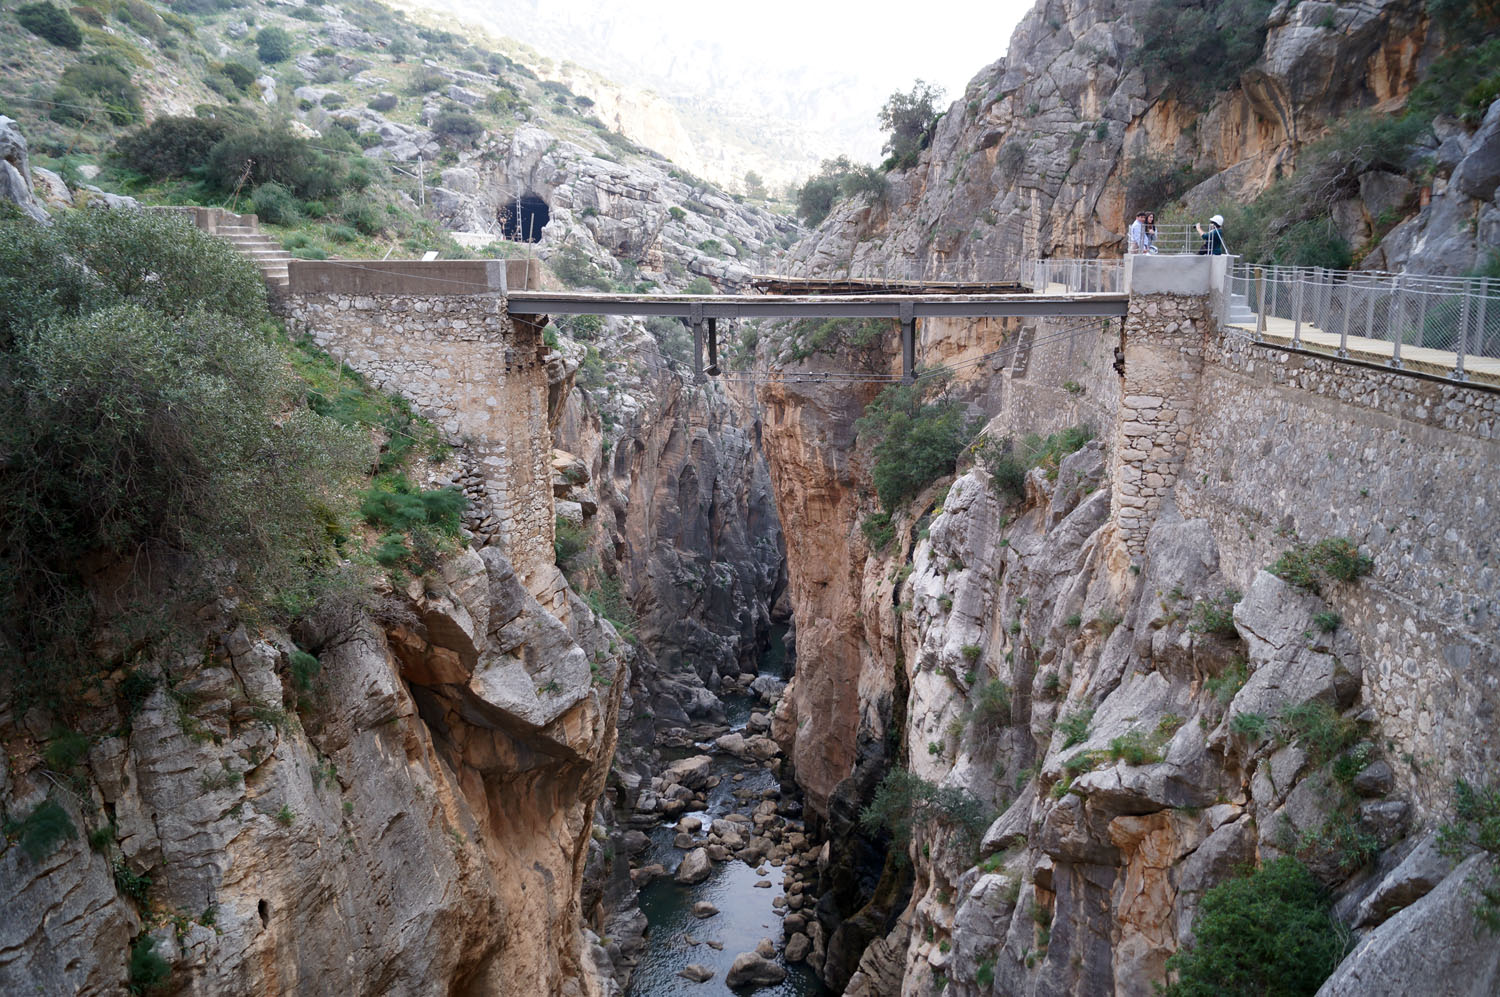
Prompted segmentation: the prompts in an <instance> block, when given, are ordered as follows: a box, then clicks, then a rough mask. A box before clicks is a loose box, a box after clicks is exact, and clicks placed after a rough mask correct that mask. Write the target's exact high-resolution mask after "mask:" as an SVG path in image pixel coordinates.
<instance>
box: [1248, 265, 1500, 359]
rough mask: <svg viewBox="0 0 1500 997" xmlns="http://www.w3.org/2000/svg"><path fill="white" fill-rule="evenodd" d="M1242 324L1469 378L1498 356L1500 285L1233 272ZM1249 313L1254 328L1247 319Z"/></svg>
mask: <svg viewBox="0 0 1500 997" xmlns="http://www.w3.org/2000/svg"><path fill="white" fill-rule="evenodd" d="M1229 292H1230V294H1231V302H1234V301H1235V300H1236V299H1238V300H1239V302H1240V303H1241V304H1240V311H1239V313H1238V314H1239V316H1240V318H1239V320H1238V321H1237V320H1236V317H1235V315H1234V314H1232V315H1231V317H1230V321H1231V323H1234V324H1239V325H1246V324H1250V325H1252V326H1253V328H1254V329H1255V331H1256V332H1258V333H1260V334H1262V335H1266V336H1270V337H1273V338H1282V339H1289V340H1290V341H1291V344H1292V345H1293V346H1296V347H1299V348H1305V349H1313V350H1319V351H1323V352H1333V353H1336V354H1337V355H1338V356H1351V355H1357V356H1362V357H1364V358H1367V359H1378V360H1382V361H1384V362H1387V363H1390V364H1391V365H1393V366H1397V367H1411V368H1415V369H1419V370H1423V371H1425V372H1429V373H1436V374H1442V375H1444V376H1452V377H1457V378H1459V379H1463V378H1465V377H1466V376H1468V374H1469V373H1471V372H1472V370H1473V369H1474V368H1475V364H1476V361H1480V367H1482V368H1484V369H1486V370H1489V369H1496V370H1500V365H1496V364H1493V363H1485V362H1483V361H1487V360H1488V361H1492V360H1494V359H1495V358H1500V282H1497V281H1495V280H1493V279H1490V278H1485V277H1445V276H1436V275H1428V274H1411V273H1399V274H1396V273H1379V272H1371V271H1343V270H1325V269H1322V268H1320V267H1312V268H1307V267H1274V266H1266V267H1259V266H1245V265H1241V266H1236V267H1234V268H1233V269H1232V270H1231V272H1230V276H1229ZM1246 315H1249V316H1250V318H1249V319H1248V321H1247V320H1246V319H1245V317H1244V316H1246Z"/></svg>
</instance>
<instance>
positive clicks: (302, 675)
mask: <svg viewBox="0 0 1500 997" xmlns="http://www.w3.org/2000/svg"><path fill="white" fill-rule="evenodd" d="M291 670H292V684H293V685H295V686H296V687H297V688H298V689H300V690H301V691H303V692H306V691H307V690H309V689H311V688H312V684H313V680H314V679H316V678H317V677H318V673H319V672H321V671H322V670H323V664H322V662H320V661H319V660H318V659H317V656H316V655H312V654H308V653H307V652H306V651H304V650H301V649H300V648H299V649H297V650H295V651H293V652H292V658H291Z"/></svg>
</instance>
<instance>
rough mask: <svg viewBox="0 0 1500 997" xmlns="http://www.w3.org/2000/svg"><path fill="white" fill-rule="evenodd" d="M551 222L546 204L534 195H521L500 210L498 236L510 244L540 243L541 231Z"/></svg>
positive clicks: (550, 211) (550, 213) (550, 214)
mask: <svg viewBox="0 0 1500 997" xmlns="http://www.w3.org/2000/svg"><path fill="white" fill-rule="evenodd" d="M551 220H552V210H551V209H550V208H548V207H547V202H546V201H544V200H542V199H541V198H540V197H538V196H537V195H535V194H523V195H521V196H520V197H518V198H515V199H514V200H512V201H510V202H509V203H508V204H506V205H504V206H503V207H502V208H501V209H500V214H499V221H500V234H501V235H502V236H504V237H505V238H506V239H509V240H511V241H512V242H541V241H542V229H544V228H546V227H547V223H548V222H549V221H551Z"/></svg>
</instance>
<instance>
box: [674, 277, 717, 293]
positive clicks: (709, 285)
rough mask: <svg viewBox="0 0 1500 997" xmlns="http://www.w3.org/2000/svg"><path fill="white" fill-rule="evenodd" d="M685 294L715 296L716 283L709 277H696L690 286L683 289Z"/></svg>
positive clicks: (689, 283)
mask: <svg viewBox="0 0 1500 997" xmlns="http://www.w3.org/2000/svg"><path fill="white" fill-rule="evenodd" d="M682 293H684V294H713V293H714V283H713V281H711V280H709V279H708V278H707V277H703V276H698V277H694V278H693V279H692V280H691V281H689V282H688V286H687V287H684V288H683V289H682Z"/></svg>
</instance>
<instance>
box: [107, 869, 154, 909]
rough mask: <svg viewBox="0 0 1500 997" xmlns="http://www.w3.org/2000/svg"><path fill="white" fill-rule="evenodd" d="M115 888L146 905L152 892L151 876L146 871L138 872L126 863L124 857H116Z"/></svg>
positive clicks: (114, 870)
mask: <svg viewBox="0 0 1500 997" xmlns="http://www.w3.org/2000/svg"><path fill="white" fill-rule="evenodd" d="M112 868H113V872H114V879H115V889H117V890H119V891H120V892H121V893H123V894H124V895H125V896H127V897H129V898H130V899H132V900H134V901H135V902H136V903H137V904H139V905H140V906H142V907H145V906H146V902H147V900H148V899H149V896H148V895H149V894H150V892H151V877H150V876H148V875H147V874H146V873H143V872H141V873H138V872H136V871H135V870H134V869H132V868H130V866H128V865H126V864H125V860H124V859H116V860H115V862H114V865H113V867H112Z"/></svg>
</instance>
